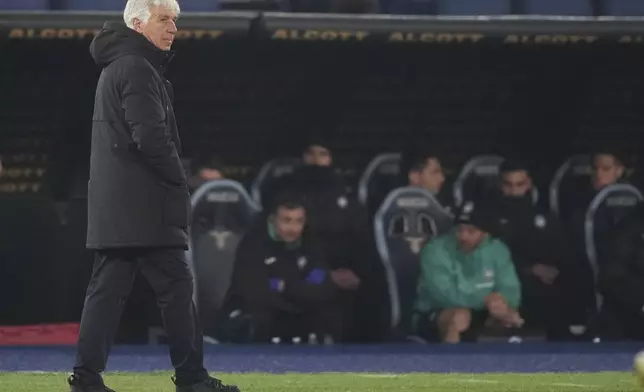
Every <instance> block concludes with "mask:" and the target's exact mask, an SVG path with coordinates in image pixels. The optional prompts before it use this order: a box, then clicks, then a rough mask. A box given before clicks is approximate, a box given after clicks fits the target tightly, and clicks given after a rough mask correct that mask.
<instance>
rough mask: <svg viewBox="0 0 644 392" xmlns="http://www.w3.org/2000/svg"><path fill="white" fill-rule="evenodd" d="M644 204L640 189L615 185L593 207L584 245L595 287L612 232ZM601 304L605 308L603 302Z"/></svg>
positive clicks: (604, 192) (590, 208)
mask: <svg viewBox="0 0 644 392" xmlns="http://www.w3.org/2000/svg"><path fill="white" fill-rule="evenodd" d="M643 201H644V196H642V193H641V192H640V191H639V190H638V189H637V188H636V187H634V186H632V185H629V184H613V185H609V186H607V187H605V188H603V189H602V190H601V191H599V193H598V194H597V195H596V196H595V197H594V198H593V200H592V202H591V203H590V206H589V207H588V210H587V212H586V219H585V222H584V242H585V246H586V254H587V256H588V261H589V262H590V266H591V269H592V271H593V276H594V278H595V283H596V282H597V276H598V273H599V262H600V260H602V259H603V257H604V255H605V251H606V250H607V248H606V246H607V243H608V242H609V241H610V237H611V235H612V232H613V231H614V229H615V228H616V227H617V225H618V224H619V223H620V221H621V220H622V219H624V218H625V217H627V216H629V215H631V214H633V213H635V212H636V210H637V208H639V206H640V204H641V203H642V202H643ZM597 304H598V307H601V299H600V298H598V301H597Z"/></svg>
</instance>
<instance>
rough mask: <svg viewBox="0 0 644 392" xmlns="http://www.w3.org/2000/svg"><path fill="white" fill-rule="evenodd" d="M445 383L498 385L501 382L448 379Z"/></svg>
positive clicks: (475, 379)
mask: <svg viewBox="0 0 644 392" xmlns="http://www.w3.org/2000/svg"><path fill="white" fill-rule="evenodd" d="M447 381H451V382H455V383H461V382H464V383H472V384H500V383H501V381H497V380H485V379H481V378H448V379H447Z"/></svg>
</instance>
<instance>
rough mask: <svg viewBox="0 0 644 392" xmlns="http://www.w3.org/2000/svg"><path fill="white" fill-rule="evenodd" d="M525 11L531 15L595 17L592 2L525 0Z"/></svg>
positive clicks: (584, 0) (581, 0)
mask: <svg viewBox="0 0 644 392" xmlns="http://www.w3.org/2000/svg"><path fill="white" fill-rule="evenodd" d="M524 10H525V12H524V13H525V14H529V15H565V16H590V15H593V8H592V4H591V0H524Z"/></svg>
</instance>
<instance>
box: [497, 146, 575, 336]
mask: <svg viewBox="0 0 644 392" xmlns="http://www.w3.org/2000/svg"><path fill="white" fill-rule="evenodd" d="M500 176H501V197H500V200H498V209H497V211H498V229H499V233H498V234H499V238H500V239H501V240H502V241H503V242H505V244H506V245H508V247H509V248H510V251H511V252H512V260H513V261H514V263H515V268H516V270H517V274H518V276H519V279H520V280H521V288H522V298H523V301H522V306H521V314H522V315H523V316H524V318H525V320H526V326H527V327H530V326H532V327H535V326H536V327H545V328H546V330H547V332H548V335H549V337H550V338H552V339H555V338H557V337H561V336H562V334H564V332H563V331H565V330H566V329H567V327H568V325H567V324H568V323H569V322H570V320H566V317H565V316H566V315H565V314H564V312H563V309H565V308H566V307H568V308H570V307H571V306H572V305H569V306H565V305H566V304H565V301H567V300H568V299H569V298H570V297H569V296H568V295H564V294H563V293H562V290H563V289H565V288H566V287H565V284H562V283H563V281H562V273H565V274H566V275H567V274H568V272H569V271H568V265H570V263H571V258H572V255H571V251H570V250H569V247H568V246H567V244H566V242H565V238H564V235H563V231H562V229H561V227H559V224H558V222H557V220H556V219H554V218H553V217H552V216H551V215H550V214H549V212H548V211H547V210H546V209H545V208H543V207H541V206H539V205H534V203H533V200H532V187H533V183H532V178H531V176H530V172H529V170H528V168H527V166H526V165H524V164H523V163H521V162H517V161H512V160H509V159H508V160H506V161H504V162H503V164H502V165H501V168H500Z"/></svg>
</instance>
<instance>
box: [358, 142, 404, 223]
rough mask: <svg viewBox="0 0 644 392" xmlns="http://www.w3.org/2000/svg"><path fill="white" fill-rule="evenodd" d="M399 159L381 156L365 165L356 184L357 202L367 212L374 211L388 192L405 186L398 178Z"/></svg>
mask: <svg viewBox="0 0 644 392" xmlns="http://www.w3.org/2000/svg"><path fill="white" fill-rule="evenodd" d="M401 159H402V157H401V155H400V154H381V155H378V156H377V157H375V158H374V159H373V160H372V161H371V162H369V164H368V165H367V168H366V169H365V171H364V172H363V173H362V176H361V177H360V182H359V183H358V200H359V201H360V204H362V205H363V206H364V207H367V209H368V211H370V212H371V211H375V210H376V209H377V208H378V207H379V206H380V204H381V203H382V201H383V200H384V199H385V197H387V195H388V194H389V192H391V191H392V190H394V189H396V188H398V187H399V186H402V185H405V184H403V183H402V181H403V179H402V178H401V176H400V164H401V162H400V161H401Z"/></svg>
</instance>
